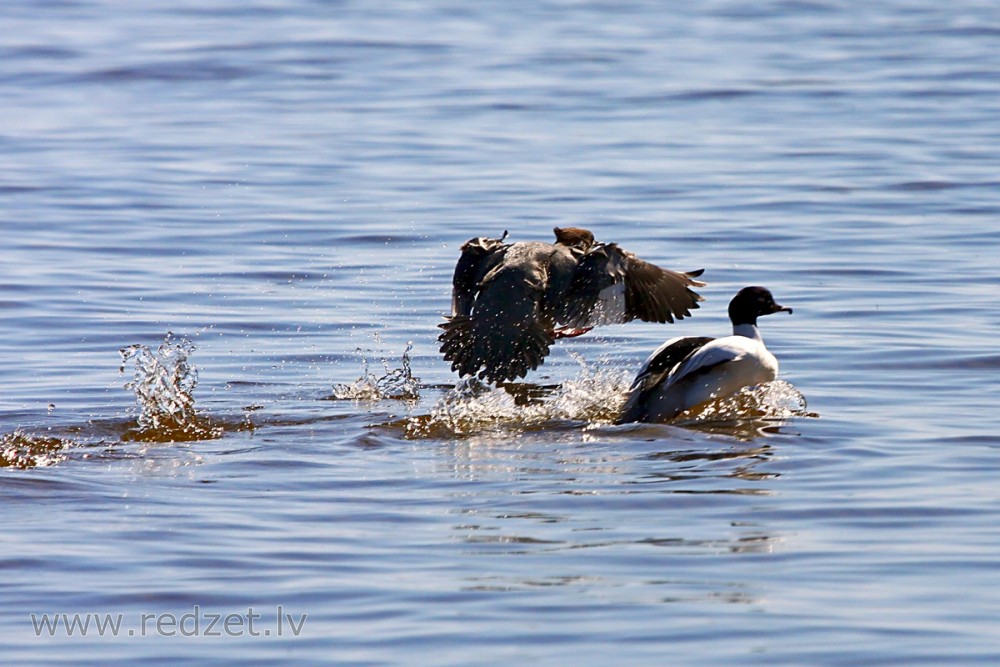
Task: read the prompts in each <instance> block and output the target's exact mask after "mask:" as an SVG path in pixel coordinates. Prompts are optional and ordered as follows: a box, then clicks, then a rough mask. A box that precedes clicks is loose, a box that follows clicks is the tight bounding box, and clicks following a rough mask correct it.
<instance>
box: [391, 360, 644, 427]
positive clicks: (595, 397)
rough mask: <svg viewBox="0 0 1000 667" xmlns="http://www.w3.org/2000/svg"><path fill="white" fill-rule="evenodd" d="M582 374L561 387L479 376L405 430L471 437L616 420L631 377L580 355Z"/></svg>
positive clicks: (463, 383)
mask: <svg viewBox="0 0 1000 667" xmlns="http://www.w3.org/2000/svg"><path fill="white" fill-rule="evenodd" d="M575 358H576V360H577V361H578V362H579V363H580V366H581V369H580V372H579V373H578V374H577V375H576V376H575V377H573V378H572V379H570V380H567V381H566V382H564V383H563V384H562V385H561V386H558V387H555V388H552V389H550V390H546V389H545V388H542V387H538V386H537V385H530V384H508V385H506V386H505V387H503V388H496V387H491V386H489V385H487V384H484V383H483V382H480V381H479V380H477V379H475V378H467V379H464V380H461V381H459V382H458V384H456V385H455V387H454V388H453V389H451V390H449V391H448V393H446V394H445V395H444V396H443V397H442V398H441V399H440V400H438V402H437V403H436V404H435V405H434V408H433V409H432V410H431V413H430V414H429V415H423V416H417V417H412V418H410V419H409V421H408V423H407V426H406V430H407V433H408V435H410V436H412V437H426V436H429V435H434V436H439V435H447V434H450V435H457V436H464V435H471V434H474V433H480V432H482V431H487V430H500V431H503V430H508V429H515V430H524V429H535V428H540V427H543V426H544V425H546V424H550V423H552V422H559V421H582V422H591V423H594V422H596V423H601V422H605V423H608V422H611V421H612V420H613V419H614V418H615V416H616V415H617V414H618V411H619V410H620V408H621V405H622V403H623V401H624V391H625V390H626V389H627V388H628V382H629V380H630V377H629V373H628V372H626V371H621V370H612V369H607V368H602V367H600V366H597V367H593V368H592V367H589V366H588V365H587V364H586V362H585V361H584V360H583V359H582V358H581V357H575Z"/></svg>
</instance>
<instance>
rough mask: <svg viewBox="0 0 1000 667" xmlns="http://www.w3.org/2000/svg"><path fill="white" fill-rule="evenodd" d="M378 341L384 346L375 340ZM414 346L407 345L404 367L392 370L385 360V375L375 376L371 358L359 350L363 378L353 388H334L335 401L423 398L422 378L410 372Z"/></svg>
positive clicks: (346, 385)
mask: <svg viewBox="0 0 1000 667" xmlns="http://www.w3.org/2000/svg"><path fill="white" fill-rule="evenodd" d="M375 341H376V342H377V343H378V342H381V341H380V340H379V338H378V337H377V336H376V338H375ZM412 349H413V343H412V342H409V343H407V344H406V349H405V350H404V351H403V357H402V359H401V360H400V363H401V364H402V365H401V366H400V367H399V368H392V369H390V368H389V360H388V359H386V358H385V357H382V359H381V361H382V368H383V369H384V371H385V373H384V374H383V375H380V376H376V375H375V374H374V373H372V372H371V370H370V369H369V367H368V357H367V356H365V353H364V351H363V350H362V349H361V348H358V349H357V352H358V354H359V355H361V363H362V365H363V370H362V372H361V377H359V378H358V379H357V380H355V381H354V382H352V383H350V384H338V385H334V387H333V398H335V399H338V400H363V401H379V400H382V399H387V398H388V399H396V400H407V401H415V400H417V399H418V398H420V378H417V377H414V376H413V371H412V370H411V368H410V350H412Z"/></svg>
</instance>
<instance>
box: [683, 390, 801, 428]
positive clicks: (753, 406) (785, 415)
mask: <svg viewBox="0 0 1000 667" xmlns="http://www.w3.org/2000/svg"><path fill="white" fill-rule="evenodd" d="M806 407H807V406H806V397H805V396H803V395H802V392H800V391H799V390H798V389H796V388H795V387H794V386H793V385H792V384H790V383H788V382H786V381H784V380H774V381H773V382H765V383H764V384H761V385H757V386H755V387H744V388H743V389H741V390H740V391H739V392H737V393H735V394H733V395H731V396H726V397H724V398H720V399H717V400H715V401H709V402H708V403H704V404H702V405H700V406H698V407H696V408H694V409H693V410H688V411H687V412H684V413H681V414H680V415H679V416H678V417H677V418H676V419H675V420H674V422H675V423H679V424H682V425H687V424H692V423H715V422H736V421H740V420H744V421H745V420H747V419H752V420H758V421H782V420H785V419H790V418H792V417H797V416H806V415H808V412H807V410H806Z"/></svg>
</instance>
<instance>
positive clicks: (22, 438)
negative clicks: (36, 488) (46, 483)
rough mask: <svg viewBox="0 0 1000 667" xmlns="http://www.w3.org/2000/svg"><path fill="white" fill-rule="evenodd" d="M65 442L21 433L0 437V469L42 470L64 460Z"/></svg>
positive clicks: (15, 432)
mask: <svg viewBox="0 0 1000 667" xmlns="http://www.w3.org/2000/svg"><path fill="white" fill-rule="evenodd" d="M66 444H67V443H66V442H64V441H63V440H60V439H59V438H45V437H41V436H37V435H30V434H28V433H23V432H22V431H14V432H12V433H5V434H4V435H2V436H0V468H19V469H21V470H25V469H28V468H44V467H46V466H51V465H55V464H57V463H59V462H61V461H65V460H66V456H65V455H63V454H62V453H61V452H62V450H63V449H64V448H65V447H66Z"/></svg>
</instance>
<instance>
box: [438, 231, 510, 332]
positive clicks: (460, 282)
mask: <svg viewBox="0 0 1000 667" xmlns="http://www.w3.org/2000/svg"><path fill="white" fill-rule="evenodd" d="M506 238H507V232H504V233H503V236H501V237H500V238H498V239H491V238H487V237H485V236H480V237H477V238H474V239H469V240H468V241H466V242H465V243H464V244H463V245H462V255H461V256H460V257H459V258H458V263H457V264H456V265H455V275H454V277H453V278H452V281H451V285H452V290H451V314H452V316H455V315H466V316H467V315H470V314H471V313H472V306H473V304H474V303H475V301H476V294H477V292H478V291H479V283H480V281H481V280H482V279H483V276H485V275H486V274H487V272H489V270H490V269H491V268H493V267H494V266H495V265H496V264H497V263H498V262H499V261H500V260H501V258H502V256H503V251H504V249H505V248H507V247H509V246H507V245H506V244H505V243H504V239H506Z"/></svg>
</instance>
